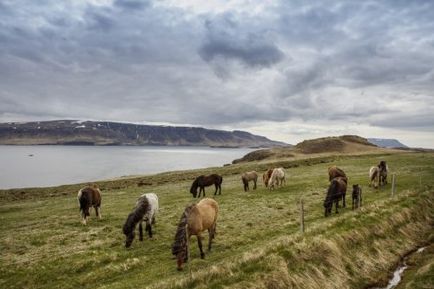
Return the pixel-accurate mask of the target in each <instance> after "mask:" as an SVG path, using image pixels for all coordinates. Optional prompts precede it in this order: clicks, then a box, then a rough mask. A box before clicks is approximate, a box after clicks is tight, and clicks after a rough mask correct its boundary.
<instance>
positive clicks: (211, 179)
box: [190, 174, 223, 198]
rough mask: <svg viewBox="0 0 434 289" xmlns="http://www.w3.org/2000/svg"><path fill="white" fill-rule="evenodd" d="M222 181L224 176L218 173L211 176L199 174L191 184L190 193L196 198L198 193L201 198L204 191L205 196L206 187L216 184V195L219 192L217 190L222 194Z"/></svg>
mask: <svg viewBox="0 0 434 289" xmlns="http://www.w3.org/2000/svg"><path fill="white" fill-rule="evenodd" d="M222 182H223V178H222V176H219V175H217V174H212V175H209V176H204V175H201V176H198V177H197V178H196V179H195V180H194V182H193V183H192V184H191V188H190V193H191V194H192V195H193V197H194V198H196V195H197V197H198V198H200V193H201V192H203V196H204V197H205V187H208V186H211V185H214V186H215V192H214V195H216V194H217V191H218V192H219V195H221V194H222ZM198 187H199V195H198V194H197V188H198Z"/></svg>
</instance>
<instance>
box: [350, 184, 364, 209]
mask: <svg viewBox="0 0 434 289" xmlns="http://www.w3.org/2000/svg"><path fill="white" fill-rule="evenodd" d="M352 198H353V202H352V206H351V208H352V209H353V210H354V208H356V209H357V208H358V207H359V204H360V207H361V206H362V188H361V187H360V186H359V185H353V193H352Z"/></svg>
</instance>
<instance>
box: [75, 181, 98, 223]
mask: <svg viewBox="0 0 434 289" xmlns="http://www.w3.org/2000/svg"><path fill="white" fill-rule="evenodd" d="M77 200H78V204H79V206H80V216H81V218H82V223H83V225H86V224H87V220H86V219H87V216H90V213H89V209H90V207H94V209H95V213H96V216H97V217H98V218H99V219H101V191H100V190H99V188H98V186H97V185H89V186H87V187H84V188H82V189H80V190H79V191H78V194H77Z"/></svg>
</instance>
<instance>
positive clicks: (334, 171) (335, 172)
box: [328, 166, 348, 183]
mask: <svg viewBox="0 0 434 289" xmlns="http://www.w3.org/2000/svg"><path fill="white" fill-rule="evenodd" d="M328 173H329V182H331V180H333V179H334V178H337V177H342V178H343V179H344V180H345V181H346V182H347V183H348V178H347V175H346V174H345V172H344V171H343V170H342V169H340V168H338V167H337V166H331V167H329V168H328Z"/></svg>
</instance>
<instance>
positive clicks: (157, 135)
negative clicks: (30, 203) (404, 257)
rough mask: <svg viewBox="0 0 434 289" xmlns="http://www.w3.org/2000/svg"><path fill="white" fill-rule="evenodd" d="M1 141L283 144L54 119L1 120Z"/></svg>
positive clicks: (239, 134) (218, 133)
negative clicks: (11, 121)
mask: <svg viewBox="0 0 434 289" xmlns="http://www.w3.org/2000/svg"><path fill="white" fill-rule="evenodd" d="M0 144H3V145H5V144H8V145H45V144H51V145H168V146H181V145H186V146H215V147H274V146H282V145H286V144H285V143H282V142H277V141H272V140H270V139H268V138H266V137H263V136H258V135H254V134H251V133H248V132H245V131H237V130H235V131H232V132H230V131H223V130H214V129H205V128H201V127H174V126H154V125H140V124H130V123H117V122H105V121H104V122H103V121H74V120H55V121H41V122H27V123H0Z"/></svg>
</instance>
